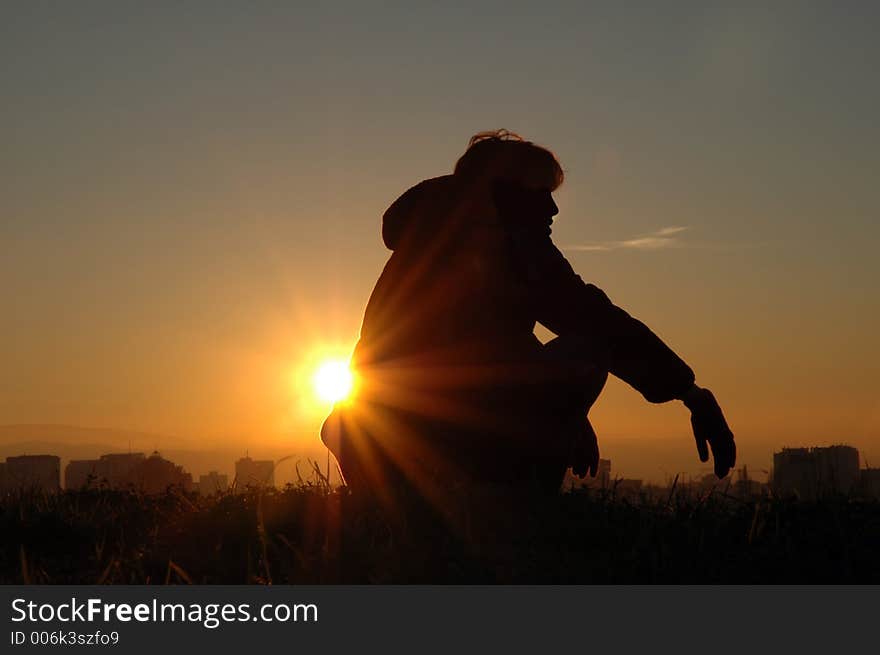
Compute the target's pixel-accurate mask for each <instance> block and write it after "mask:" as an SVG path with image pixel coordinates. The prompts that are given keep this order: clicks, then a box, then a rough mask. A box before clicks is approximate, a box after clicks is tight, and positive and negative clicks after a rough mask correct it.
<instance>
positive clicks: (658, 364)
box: [529, 238, 736, 478]
mask: <svg viewBox="0 0 880 655" xmlns="http://www.w3.org/2000/svg"><path fill="white" fill-rule="evenodd" d="M533 261H534V264H535V265H534V266H530V267H529V268H530V269H531V270H530V277H531V278H532V282H533V283H537V289H536V291H537V293H536V302H537V303H538V320H539V322H540V323H542V324H543V325H544V326H546V327H547V328H548V329H550V330H552V331H553V332H555V333H556V334H558V335H560V336H566V335H567V336H574V337H582V338H586V339H590V340H592V341H594V343H599V344H600V345H601V346H602V347H604V349H605V350H606V352H607V353H608V357H609V362H610V366H609V371H610V372H611V373H613V374H614V375H616V376H617V377H619V378H620V379H622V380H623V381H624V382H626V383H627V384H629V385H630V386H632V387H633V388H635V389H636V390H637V391H639V392H640V393H641V394H642V395H643V396H644V397H645V398H646V399H647V400H649V401H650V402H654V403H662V402H667V401H670V400H681V401H682V402H683V403H684V404H685V406H686V407H687V408H688V409H689V410H690V411H691V426H692V428H693V432H694V438H695V439H696V443H697V453H698V455H699V457H700V461H703V462H706V461H708V459H709V446H711V448H712V454H713V456H714V459H715V474H716V475H717V476H718V477H719V478H722V477H724V476H725V475H727V473H728V472H729V471H730V469H731V468H733V466H734V464H735V463H736V444H735V443H734V439H733V433H732V432H731V430H730V428H729V427H728V425H727V422H726V421H725V419H724V415H723V413H722V412H721V408H720V407H719V405H718V403H717V402H716V400H715V397H714V396H713V395H712V392H711V391H709V390H708V389H703V388H700V387H698V386H697V385H696V384H695V383H694V372H693V371H692V370H691V368H690V367H689V366H688V365H687V364H686V363H685V362H684V361H683V360H682V359H681V358H680V357H679V356H678V355H676V354H675V353H674V352H673V351H672V349H670V348H669V347H668V346H667V345H666V344H665V343H663V341H662V340H661V339H660V338H659V337H658V336H657V335H656V334H654V333H653V332H652V331H651V330H650V329H649V328H648V327H647V326H646V325H645V324H644V323H642V322H641V321H638V320H636V319H635V318H633V317H632V316H630V315H629V314H628V313H627V312H625V311H624V310H623V309H621V308H620V307H618V306H617V305H615V304H614V303H612V302H611V300H610V299H609V298H608V296H607V295H606V294H605V293H604V292H603V291H602V290H601V289H599V288H598V287H596V286H594V285H592V284H586V283H585V282H584V281H583V280H582V279H581V278H580V276H578V275H577V274H576V273H575V272H574V270H573V269H572V267H571V265H570V264H569V263H568V261H567V260H566V259H565V257H564V256H563V255H562V253H561V252H560V251H559V249H558V248H556V246H554V245H553V244H552V242H551V241H550V240H549V238H548V239H547V240H546V242H544V243H542V244H541V247H540V248H539V249H538V253H537V257H536V259H535V260H533Z"/></svg>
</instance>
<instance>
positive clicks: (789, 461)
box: [772, 445, 859, 500]
mask: <svg viewBox="0 0 880 655" xmlns="http://www.w3.org/2000/svg"><path fill="white" fill-rule="evenodd" d="M858 481H859V451H858V450H856V449H855V448H853V447H851V446H842V445H840V446H829V447H827V448H824V447H815V448H783V449H782V452H778V453H774V454H773V477H772V488H773V490H774V491H775V492H776V493H778V494H782V495H797V496H799V497H800V498H802V499H804V500H816V499H817V498H821V497H823V496H828V495H835V494H848V493H850V492H852V491H855V490H856V489H857V484H858Z"/></svg>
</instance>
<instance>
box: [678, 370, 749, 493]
mask: <svg viewBox="0 0 880 655" xmlns="http://www.w3.org/2000/svg"><path fill="white" fill-rule="evenodd" d="M682 401H683V402H684V404H685V406H686V407H687V408H688V409H689V410H691V426H692V427H693V429H694V438H695V439H696V440H697V453H698V454H699V456H700V461H701V462H708V461H709V448H710V447H711V448H712V456H713V457H714V458H715V475H716V476H718V477H719V478H723V477H724V476H725V475H727V474H728V472H729V471H730V469H732V468H733V466H734V464H736V443H735V442H734V440H733V432H731V431H730V428H729V427H728V426H727V421H725V420H724V414H722V413H721V407H719V406H718V401H716V400H715V396H713V395H712V392H711V391H709V390H708V389H703V388H700V387H698V386H696V385H694V386H693V387H692V388H691V389H690V391H688V392H687V393H686V394H685V395H684V397H683V398H682Z"/></svg>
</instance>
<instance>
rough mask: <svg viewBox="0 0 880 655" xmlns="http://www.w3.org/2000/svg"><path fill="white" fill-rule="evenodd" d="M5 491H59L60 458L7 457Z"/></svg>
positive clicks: (52, 456) (42, 456)
mask: <svg viewBox="0 0 880 655" xmlns="http://www.w3.org/2000/svg"><path fill="white" fill-rule="evenodd" d="M4 469H5V474H4V475H3V478H5V482H4V486H5V488H6V489H31V490H40V491H45V492H49V493H55V492H57V491H58V490H59V489H61V458H60V457H57V456H55V455H20V456H18V457H7V458H6V464H5V466H4Z"/></svg>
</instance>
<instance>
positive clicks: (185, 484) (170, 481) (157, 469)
mask: <svg viewBox="0 0 880 655" xmlns="http://www.w3.org/2000/svg"><path fill="white" fill-rule="evenodd" d="M133 474H134V483H135V487H137V488H138V489H140V490H141V491H143V492H144V493H147V494H160V493H164V492H166V491H168V490H169V489H171V488H176V489H181V490H183V491H192V475H190V474H189V473H187V472H186V471H184V470H183V467H182V466H178V465H177V464H175V463H174V462H170V461H168V460H167V459H164V458H163V457H162V456H161V455H160V454H159V452H158V451H155V450H154V451H153V453H152V454H151V455H150V456H149V457H147V458H146V459H145V460H143V461H142V462H140V463H139V464H138V465H137V466H136V467H135V469H134V471H133Z"/></svg>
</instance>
